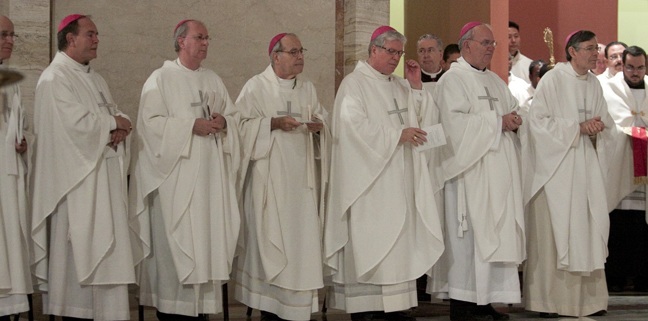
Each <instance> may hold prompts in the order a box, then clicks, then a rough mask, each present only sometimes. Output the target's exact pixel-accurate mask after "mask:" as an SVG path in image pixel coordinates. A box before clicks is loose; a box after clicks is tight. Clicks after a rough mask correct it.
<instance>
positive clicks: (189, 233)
mask: <svg viewBox="0 0 648 321" xmlns="http://www.w3.org/2000/svg"><path fill="white" fill-rule="evenodd" d="M175 39H176V49H177V50H178V59H176V60H170V61H165V62H164V64H163V65H162V67H161V68H159V69H157V70H155V71H154V72H153V73H152V74H151V76H150V77H149V78H148V79H147V81H146V83H145V84H144V87H143V88H142V96H141V100H140V108H139V114H138V118H137V127H138V130H137V131H136V139H137V143H136V149H135V150H136V153H135V154H134V162H133V163H134V173H133V176H132V179H131V185H130V188H131V189H130V203H129V206H130V226H131V230H132V231H133V238H134V239H135V240H136V241H135V242H134V255H135V258H136V264H137V266H138V267H137V268H138V283H139V285H140V302H141V304H143V305H147V306H153V307H155V308H157V310H158V319H160V320H195V319H199V318H200V317H199V315H201V314H215V313H219V312H221V311H222V304H221V302H222V294H221V285H222V283H224V282H227V281H228V279H229V274H230V272H231V268H232V262H233V258H234V251H235V249H236V241H237V238H238V233H239V224H240V217H239V215H240V214H239V210H238V203H237V199H236V189H235V182H236V176H237V169H238V165H239V162H240V156H239V141H238V132H237V126H236V123H237V120H236V119H235V118H234V117H233V116H231V114H232V113H233V112H234V109H233V107H234V106H233V104H232V101H231V100H230V98H229V95H228V93H227V89H226V88H225V85H224V84H223V81H222V80H221V78H220V77H219V76H218V75H216V73H214V72H213V71H212V70H209V69H206V68H203V67H202V66H201V65H200V63H201V62H202V61H203V60H204V59H205V58H206V55H207V47H208V44H209V42H208V39H209V38H208V34H207V29H206V27H205V26H204V24H203V23H202V22H199V21H196V20H183V21H181V22H180V23H179V24H178V25H177V27H176V29H175Z"/></svg>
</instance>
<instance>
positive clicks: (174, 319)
mask: <svg viewBox="0 0 648 321" xmlns="http://www.w3.org/2000/svg"><path fill="white" fill-rule="evenodd" d="M155 316H156V317H157V319H158V320H159V321H201V320H205V314H201V315H198V316H197V317H192V316H188V315H180V314H171V313H164V312H160V311H159V310H158V311H155ZM67 320H85V319H66V318H65V317H64V318H63V321H67Z"/></svg>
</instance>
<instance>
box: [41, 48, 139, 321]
mask: <svg viewBox="0 0 648 321" xmlns="http://www.w3.org/2000/svg"><path fill="white" fill-rule="evenodd" d="M117 113H119V111H118V110H117V108H116V105H115V104H114V102H113V99H112V96H111V95H110V90H109V89H108V85H107V84H106V82H105V81H104V79H103V78H102V77H101V76H100V75H99V74H97V73H96V72H95V71H94V70H93V69H92V68H90V67H89V66H88V65H82V64H80V63H78V62H76V61H75V60H73V59H72V58H70V57H68V56H67V55H66V54H64V53H63V52H58V53H57V54H56V56H55V57H54V60H53V61H52V63H51V64H50V66H49V67H47V69H45V71H43V73H42V74H41V77H40V79H39V80H38V84H37V86H36V98H35V114H34V115H35V117H34V132H35V135H36V143H35V164H34V173H33V175H34V187H33V196H34V197H33V212H32V229H31V233H32V238H33V242H34V260H35V261H34V263H33V264H34V265H33V269H34V273H35V276H36V278H37V281H38V287H39V289H41V290H43V291H47V295H46V296H44V300H43V301H44V306H45V313H47V314H55V315H64V316H71V317H77V318H94V319H108V320H124V319H128V318H129V308H128V292H127V284H129V283H133V282H134V281H135V273H134V269H133V266H134V265H133V257H132V254H131V247H130V240H129V235H128V222H127V219H128V217H127V194H126V172H127V170H128V165H129V159H128V155H129V153H128V150H129V148H128V141H125V142H122V143H120V144H119V145H118V146H117V147H116V149H113V148H111V147H108V146H107V144H108V143H109V141H110V131H111V129H113V128H114V126H115V120H114V117H113V115H115V114H117ZM121 115H122V116H123V117H126V116H125V115H123V114H121ZM104 292H105V293H104ZM102 293H104V294H102Z"/></svg>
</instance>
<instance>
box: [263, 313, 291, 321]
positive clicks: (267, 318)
mask: <svg viewBox="0 0 648 321" xmlns="http://www.w3.org/2000/svg"><path fill="white" fill-rule="evenodd" d="M261 321H285V320H284V319H282V318H280V317H279V316H278V315H276V314H274V313H270V312H267V311H261Z"/></svg>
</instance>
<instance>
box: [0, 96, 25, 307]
mask: <svg viewBox="0 0 648 321" xmlns="http://www.w3.org/2000/svg"><path fill="white" fill-rule="evenodd" d="M24 113H25V111H24V109H23V107H22V104H21V101H20V87H18V85H16V84H14V85H10V86H7V87H4V88H1V89H0V144H1V146H0V164H1V165H0V175H1V176H0V316H3V315H9V314H15V313H20V312H24V311H27V310H29V305H28V304H27V296H26V295H27V294H29V293H32V280H31V273H30V268H29V253H30V249H29V246H28V244H29V242H30V237H29V235H30V231H29V225H28V223H29V222H28V221H27V217H28V216H27V210H28V209H27V206H28V203H27V166H26V165H27V164H26V158H27V157H26V155H27V152H25V153H24V154H23V155H21V154H19V153H18V152H16V142H19V141H21V140H22V137H21V136H23V130H24V128H25V114H24ZM28 146H30V145H29V144H28ZM30 147H31V146H30Z"/></svg>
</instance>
